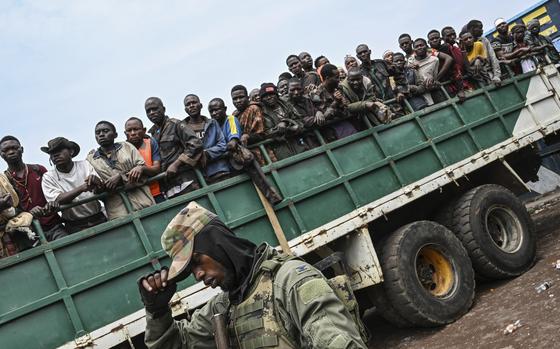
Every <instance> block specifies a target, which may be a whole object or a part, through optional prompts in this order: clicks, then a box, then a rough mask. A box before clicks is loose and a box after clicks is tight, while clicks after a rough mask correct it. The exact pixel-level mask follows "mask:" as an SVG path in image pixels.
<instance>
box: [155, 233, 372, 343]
mask: <svg viewBox="0 0 560 349" xmlns="http://www.w3.org/2000/svg"><path fill="white" fill-rule="evenodd" d="M260 249H264V252H262V254H261V255H260V258H258V259H257V260H256V262H255V263H254V265H253V267H252V269H251V274H250V276H249V282H250V285H251V286H250V288H251V289H255V288H256V287H257V286H258V285H255V282H256V280H259V279H262V278H259V274H258V273H256V272H255V271H257V270H259V269H260V266H261V264H262V263H263V262H264V261H266V260H269V259H272V257H274V256H275V255H276V254H277V252H276V251H275V250H274V249H273V248H272V247H270V246H268V245H266V244H263V245H261V246H260V247H259V250H260ZM260 275H262V274H260ZM274 275H275V277H274V279H273V295H274V297H273V303H274V310H275V311H277V314H276V318H277V319H281V322H282V324H283V327H284V328H283V330H284V333H287V335H288V336H289V339H290V341H291V342H292V343H297V344H298V347H300V348H318V349H319V348H320V349H326V348H341V349H343V348H344V349H346V348H364V349H365V348H366V346H365V344H364V342H363V341H362V339H361V337H360V333H359V331H358V328H357V326H356V324H355V322H354V321H353V320H352V318H351V315H350V313H349V312H348V311H347V310H346V308H345V306H344V304H343V303H342V301H341V300H340V299H339V298H338V297H337V296H336V295H335V293H334V291H333V290H332V289H331V287H330V286H329V285H328V284H327V281H326V279H325V277H324V276H323V275H322V274H321V273H320V272H319V271H318V270H317V269H315V268H314V267H313V266H311V265H310V264H308V263H306V262H304V261H301V260H295V259H292V260H288V261H286V262H284V263H283V264H282V265H281V266H280V267H279V268H278V270H277V272H276V273H275V274H274ZM249 293H250V292H249ZM248 296H249V295H247V297H248ZM228 308H229V299H228V295H227V293H220V294H219V295H217V296H215V297H213V298H212V299H210V301H209V302H208V303H207V304H206V305H205V306H204V307H202V308H201V309H199V310H197V311H195V312H194V314H193V316H192V318H191V320H190V321H188V320H181V321H175V320H173V318H172V317H171V312H170V311H169V312H168V313H167V314H165V315H164V316H161V317H159V318H156V319H154V318H153V316H152V315H151V314H149V313H146V321H147V324H146V334H145V342H146V345H147V346H148V348H150V349H157V348H166V349H167V348H172V349H179V348H189V349H190V348H193V349H194V348H196V349H199V348H203V349H204V348H215V347H216V345H215V341H214V335H213V330H212V323H211V319H212V316H213V315H214V314H216V313H227V312H228ZM232 347H239V345H238V343H232ZM241 347H243V346H241Z"/></svg>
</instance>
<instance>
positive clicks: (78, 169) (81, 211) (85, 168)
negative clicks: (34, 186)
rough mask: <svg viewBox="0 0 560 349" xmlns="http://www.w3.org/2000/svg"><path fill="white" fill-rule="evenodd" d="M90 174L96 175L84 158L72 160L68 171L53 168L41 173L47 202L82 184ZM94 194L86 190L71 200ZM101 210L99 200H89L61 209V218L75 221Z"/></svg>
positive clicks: (85, 197)
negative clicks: (72, 164)
mask: <svg viewBox="0 0 560 349" xmlns="http://www.w3.org/2000/svg"><path fill="white" fill-rule="evenodd" d="M90 175H95V176H97V173H96V172H95V170H94V169H93V167H92V166H91V164H90V163H89V162H87V161H85V160H81V161H74V166H72V169H71V170H70V172H68V173H65V172H61V171H59V170H57V169H56V167H55V168H53V169H51V170H50V171H49V172H47V173H45V174H44V175H43V183H42V187H43V192H44V193H45V198H46V199H47V201H49V202H53V201H56V199H57V198H58V197H59V196H60V194H63V193H66V192H69V191H71V190H74V189H76V188H77V187H79V186H81V185H82V184H84V182H85V181H86V179H87V178H88V177H89V176H90ZM93 195H94V194H93V193H92V192H89V191H86V192H83V193H81V194H80V195H78V196H77V197H76V198H75V199H74V200H73V201H78V200H83V199H87V198H89V197H91V196H93ZM99 212H101V205H100V204H99V201H97V200H95V201H90V202H87V203H85V204H81V205H79V206H74V207H72V208H69V209H66V210H64V211H62V218H63V219H64V220H67V221H75V220H80V219H84V218H87V217H91V216H93V215H95V214H98V213H99Z"/></svg>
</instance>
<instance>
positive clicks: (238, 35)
mask: <svg viewBox="0 0 560 349" xmlns="http://www.w3.org/2000/svg"><path fill="white" fill-rule="evenodd" d="M532 4H533V2H527V1H521V0H511V1H508V2H507V6H506V2H502V1H496V2H494V1H481V0H471V1H458V2H449V1H425V2H420V1H415V2H411V1H400V0H394V1H385V2H383V3H381V2H378V1H313V0H308V1H291V0H290V1H274V2H273V1H267V2H264V1H238V2H233V1H190V0H177V1H172V0H170V1H128V0H122V1H108V0H96V1H85V0H84V1H76V0H58V1H55V0H51V1H11V0H3V1H2V2H0V52H1V55H0V66H1V67H2V69H1V70H0V81H1V85H0V92H1V93H0V105H1V106H2V109H1V111H0V114H1V120H2V121H1V134H2V135H6V134H12V135H14V136H16V137H18V138H19V139H20V140H21V142H22V143H23V145H24V148H25V153H24V160H25V161H26V162H28V163H40V164H44V165H48V157H47V155H46V154H43V153H42V152H41V151H40V150H39V147H40V146H42V145H45V144H46V143H47V141H48V140H49V139H51V138H54V137H56V136H65V137H67V138H69V139H72V140H75V141H76V142H78V143H79V144H80V145H81V147H82V152H81V153H80V155H79V156H78V157H77V159H82V158H84V157H85V155H86V154H87V152H88V151H89V150H90V149H93V148H94V147H95V146H96V143H95V139H94V136H93V127H94V125H95V123H96V122H97V121H99V120H109V121H112V122H113V123H115V125H116V126H117V129H118V130H119V139H120V140H124V134H123V132H122V129H123V128H124V121H125V120H126V119H127V118H128V117H130V116H139V117H141V118H142V119H144V120H145V123H146V125H147V126H148V127H149V126H150V125H149V121H148V120H147V119H146V117H145V113H144V109H143V105H144V101H145V99H146V98H147V97H149V96H158V97H161V98H162V99H163V101H164V104H165V105H166V107H167V113H168V115H170V116H174V117H178V118H184V117H185V112H184V111H183V105H182V100H183V97H184V96H185V95H186V94H188V93H195V94H198V95H199V96H200V97H201V100H202V102H203V104H204V112H205V113H206V114H207V110H206V107H207V102H208V101H209V100H210V99H211V98H213V97H222V98H224V100H225V101H226V103H227V104H228V106H229V108H228V111H229V112H232V111H233V107H232V106H231V101H230V98H229V91H230V88H231V87H232V86H233V85H235V84H239V83H241V84H244V85H245V86H247V87H248V88H253V87H257V86H259V85H260V83H262V82H268V81H271V82H276V80H277V76H278V74H279V73H281V72H283V71H286V70H287V69H286V66H285V63H284V62H285V58H286V57H287V56H288V55H289V54H292V53H295V54H297V53H299V52H301V51H303V50H305V51H308V52H310V53H311V55H312V56H313V57H315V56H318V55H321V54H322V55H325V56H327V57H328V58H329V59H330V60H331V62H332V63H335V64H337V65H341V64H342V61H343V58H344V56H345V55H346V54H353V53H354V49H355V47H356V46H357V45H358V44H360V43H367V44H368V45H369V46H370V48H371V49H372V51H373V56H374V57H380V56H381V54H382V52H383V51H385V50H386V49H393V50H397V49H398V46H397V43H396V41H397V37H398V36H399V34H401V33H403V32H408V33H410V34H411V35H412V36H413V37H425V36H426V33H427V32H428V31H429V30H430V29H441V28H442V27H443V26H446V25H451V26H453V27H455V28H456V29H457V31H459V30H460V28H461V27H462V26H463V25H464V24H465V23H466V22H467V21H468V20H470V19H473V18H477V19H480V20H482V22H483V23H484V24H485V30H488V29H491V28H492V27H493V22H494V20H495V19H496V18H497V17H504V18H510V17H512V16H514V15H516V14H517V13H519V12H521V11H523V10H524V9H526V8H528V7H529V6H531V5H532ZM4 167H5V164H2V168H4ZM47 167H48V166H47Z"/></svg>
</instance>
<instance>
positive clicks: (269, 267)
mask: <svg viewBox="0 0 560 349" xmlns="http://www.w3.org/2000/svg"><path fill="white" fill-rule="evenodd" d="M292 259H300V258H299V257H296V256H291V255H287V254H278V255H276V256H274V257H272V258H271V259H267V260H266V261H264V262H262V263H261V266H260V268H259V271H263V272H265V273H270V274H271V275H272V276H274V275H275V274H276V272H277V271H278V269H280V267H281V266H282V264H284V263H286V262H287V261H291V260H292Z"/></svg>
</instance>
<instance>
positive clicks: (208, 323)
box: [138, 202, 366, 349]
mask: <svg viewBox="0 0 560 349" xmlns="http://www.w3.org/2000/svg"><path fill="white" fill-rule="evenodd" d="M161 242H162V247H163V248H164V250H165V251H166V253H168V254H169V256H170V257H171V258H172V263H171V266H170V267H169V269H167V268H164V269H162V270H159V271H156V272H154V273H152V274H149V275H146V276H144V277H142V278H140V279H139V280H138V287H139V290H140V295H141V298H142V301H143V303H144V306H145V308H146V321H147V323H146V334H145V337H144V338H145V342H146V345H147V346H148V348H151V349H157V348H212V347H215V346H216V342H217V341H221V342H223V341H225V342H229V345H231V346H232V347H235V348H237V347H239V348H259V347H275V348H366V346H365V344H364V341H363V339H362V338H361V334H360V330H359V328H358V326H359V324H357V323H356V322H355V320H354V318H353V317H352V315H351V313H350V312H349V311H348V310H347V308H346V307H345V305H344V303H343V302H342V301H341V300H340V299H339V298H338V297H337V296H336V295H335V293H334V291H333V289H332V288H331V287H330V286H329V284H328V283H327V280H326V279H325V277H324V276H323V275H322V274H321V273H320V272H319V271H318V270H317V269H315V268H314V267H313V266H311V265H310V264H308V263H306V262H304V261H302V260H300V259H298V258H295V257H291V256H289V255H286V254H280V253H279V252H277V251H276V250H275V249H274V248H272V247H271V246H269V245H268V244H266V243H262V244H260V245H259V246H256V245H255V244H253V243H252V242H250V241H248V240H245V239H242V238H239V237H236V236H235V235H234V234H233V232H232V231H231V230H230V229H229V228H228V227H227V226H225V225H224V223H222V222H221V221H220V220H219V219H218V218H217V216H216V215H215V214H213V213H212V212H210V211H208V210H206V209H204V208H202V207H200V206H199V205H198V204H197V203H196V202H191V203H189V205H188V206H187V207H186V208H184V209H183V210H182V211H181V212H179V213H178V214H177V216H175V218H173V220H172V221H171V222H170V223H169V225H168V226H167V228H166V229H165V231H164V233H163V235H162V238H161ZM191 273H192V274H193V276H194V277H195V279H196V280H197V281H203V282H204V284H205V285H207V286H211V287H212V288H215V287H218V286H219V287H220V288H221V289H222V290H223V291H224V292H223V293H220V294H218V295H217V296H215V297H214V298H212V299H210V301H209V302H208V303H207V304H206V305H205V306H204V307H203V308H202V309H200V310H197V311H195V312H194V314H193V315H192V317H191V319H190V320H181V321H175V320H173V318H172V316H171V309H170V308H169V301H170V300H171V297H172V296H173V294H174V293H175V291H176V290H177V282H178V281H181V280H183V279H185V278H186V277H187V276H189V275H190V274H191ZM220 318H222V319H223V320H224V321H223V322H221V323H222V324H223V325H224V327H227V328H228V330H229V334H230V335H229V336H228V335H224V336H223V337H220V336H215V333H216V332H219V331H216V330H215V328H217V324H218V323H220V321H217V320H218V319H220ZM222 328H223V327H222ZM226 333H227V332H226ZM215 337H217V338H215Z"/></svg>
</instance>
